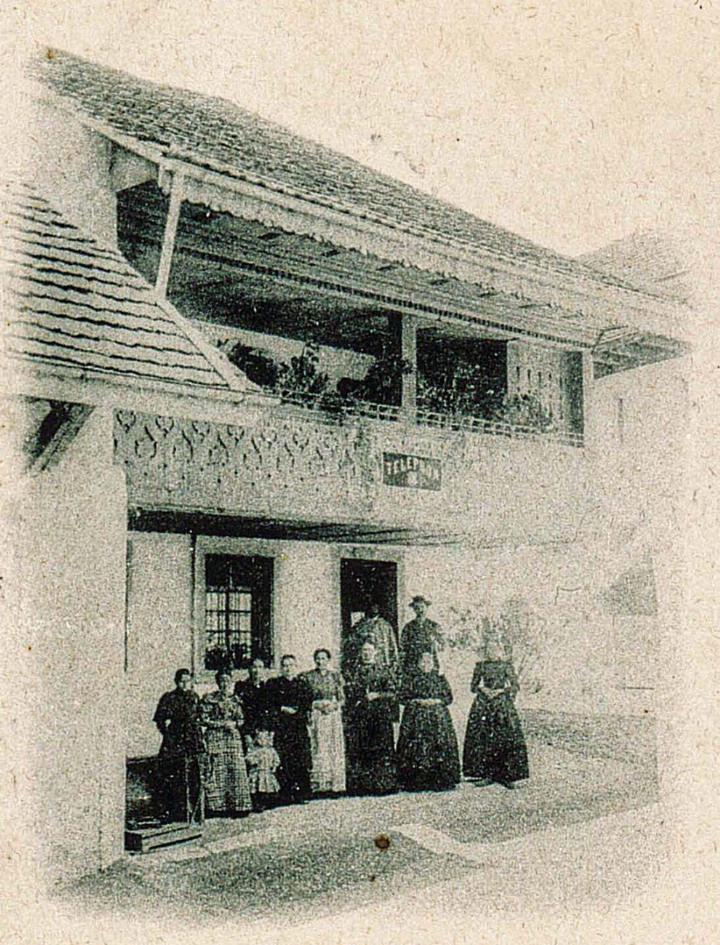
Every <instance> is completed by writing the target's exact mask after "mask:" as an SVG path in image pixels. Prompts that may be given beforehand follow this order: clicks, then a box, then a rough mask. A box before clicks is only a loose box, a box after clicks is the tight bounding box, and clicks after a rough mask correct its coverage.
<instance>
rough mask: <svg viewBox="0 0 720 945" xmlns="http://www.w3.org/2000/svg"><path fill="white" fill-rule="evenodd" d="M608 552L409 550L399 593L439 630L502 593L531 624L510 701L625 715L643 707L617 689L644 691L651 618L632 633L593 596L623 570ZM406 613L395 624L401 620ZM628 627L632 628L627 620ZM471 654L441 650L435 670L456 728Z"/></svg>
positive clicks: (649, 674) (493, 609)
mask: <svg viewBox="0 0 720 945" xmlns="http://www.w3.org/2000/svg"><path fill="white" fill-rule="evenodd" d="M626 565H627V561H626V560H625V558H624V557H623V555H622V554H621V553H620V552H619V551H617V552H616V550H615V549H610V551H608V550H607V549H606V548H602V547H595V546H594V545H593V543H592V542H588V543H585V544H580V543H576V544H572V545H571V544H565V545H556V546H527V545H526V546H518V547H515V548H511V547H509V548H504V549H474V550H471V549H467V550H466V551H465V552H463V551H462V550H460V549H458V550H453V551H450V550H448V551H443V550H442V549H440V550H430V549H423V550H420V549H413V550H411V549H409V550H408V552H407V559H406V571H407V587H408V592H409V594H414V593H423V594H425V595H426V596H428V597H430V599H431V600H432V601H433V607H432V610H431V614H430V615H431V616H432V617H433V619H436V620H437V621H438V622H439V623H440V624H441V626H443V627H444V628H446V629H449V628H451V627H452V625H453V623H454V621H455V620H456V616H455V611H458V610H459V611H462V610H464V609H466V608H474V609H476V610H477V612H479V613H488V614H490V615H492V614H494V613H497V612H498V611H499V610H500V609H501V608H502V605H503V603H504V602H505V601H506V600H507V599H508V598H510V597H515V596H520V597H522V598H523V599H524V600H526V601H527V604H528V605H529V607H530V608H531V609H532V610H533V611H534V612H536V613H537V615H538V619H539V621H540V622H541V624H540V625H541V627H542V633H541V636H540V641H539V647H538V654H537V666H536V668H535V670H534V672H533V676H532V679H533V680H534V681H538V682H539V683H540V684H541V688H540V689H539V690H538V691H533V690H534V684H533V685H530V682H528V683H527V684H526V685H525V686H524V687H523V688H522V689H521V693H520V696H519V704H520V705H521V706H522V705H524V706H527V707H533V708H544V709H550V710H554V711H565V712H578V713H590V714H596V713H602V712H618V713H635V712H643V711H644V710H645V709H647V708H648V707H649V706H652V705H653V700H654V693H653V691H652V690H647V691H643V692H640V691H627V690H626V689H625V688H623V687H624V686H625V684H626V682H627V680H628V678H630V677H631V678H632V679H633V680H634V681H635V682H637V681H638V680H639V679H642V680H644V682H645V684H647V685H649V686H654V685H655V681H656V677H655V670H656V658H654V659H649V655H650V656H654V655H655V648H656V645H657V638H656V633H657V620H656V619H655V618H644V621H645V622H644V625H643V628H642V629H643V632H642V634H636V633H635V632H629V631H628V627H627V623H626V622H625V621H623V622H622V624H621V622H620V621H619V619H618V618H613V617H612V616H611V615H609V614H608V613H607V612H606V611H605V610H604V608H603V606H602V604H601V603H600V602H599V600H598V597H597V595H598V593H599V592H600V591H602V590H603V589H604V588H605V587H606V586H607V584H608V583H609V582H610V581H612V580H614V579H615V578H616V577H617V576H618V574H619V573H620V572H621V571H622V570H623V568H624V567H626ZM411 616H412V615H411V613H410V612H407V614H406V616H405V619H410V617H411ZM636 619H639V618H632V619H631V620H630V621H629V624H630V628H631V629H632V624H633V622H634V621H635V620H636ZM474 662H475V657H474V655H473V654H472V653H468V652H461V651H450V652H448V653H446V655H445V656H444V659H443V666H444V670H445V672H446V673H447V675H448V679H449V680H450V682H451V685H452V687H453V691H454V693H455V707H454V709H453V714H454V718H455V722H456V725H457V727H458V731H459V733H460V732H462V731H464V726H465V722H466V719H467V713H468V711H469V708H470V704H471V701H472V697H471V695H470V693H469V686H470V681H471V677H472V670H473V665H474Z"/></svg>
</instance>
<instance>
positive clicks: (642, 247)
mask: <svg viewBox="0 0 720 945" xmlns="http://www.w3.org/2000/svg"><path fill="white" fill-rule="evenodd" d="M579 259H580V260H581V262H583V263H585V264H586V265H588V266H592V267H593V268H594V269H597V270H599V271H601V272H604V273H608V274H610V275H612V276H615V277H617V278H621V279H624V280H626V281H628V282H632V283H633V285H636V286H638V287H639V288H643V289H646V290H647V291H651V292H655V293H657V294H661V295H664V296H665V297H666V298H668V299H674V300H675V301H680V302H687V301H690V299H691V295H692V293H691V277H690V272H689V269H690V266H689V260H688V251H687V247H685V246H683V244H682V243H681V242H680V241H679V240H678V239H676V238H674V237H673V236H672V234H668V233H655V232H643V233H633V234H631V235H630V236H627V237H625V238H623V239H619V240H615V241H614V242H613V243H610V244H609V245H607V246H603V247H602V248H600V249H598V250H595V251H593V252H591V253H585V254H584V255H583V256H580V257H579Z"/></svg>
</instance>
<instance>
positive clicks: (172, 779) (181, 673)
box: [153, 669, 204, 823]
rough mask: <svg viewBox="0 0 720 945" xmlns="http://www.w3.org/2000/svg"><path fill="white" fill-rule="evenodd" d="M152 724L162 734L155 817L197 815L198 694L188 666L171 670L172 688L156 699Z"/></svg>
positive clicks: (200, 743)
mask: <svg viewBox="0 0 720 945" xmlns="http://www.w3.org/2000/svg"><path fill="white" fill-rule="evenodd" d="M153 720H154V722H155V724H156V725H157V727H158V730H159V732H160V734H161V735H162V745H161V746H160V752H159V755H158V784H157V787H156V789H155V795H156V798H155V799H156V805H157V808H158V816H159V817H160V819H161V820H163V821H176V822H179V823H183V822H187V821H188V820H190V819H195V818H197V817H198V816H200V806H201V805H200V795H201V784H200V781H201V779H200V767H201V759H202V757H203V752H204V745H203V737H202V728H201V726H200V721H201V719H200V697H199V696H198V694H197V693H196V692H195V691H194V690H193V678H192V673H191V672H190V670H189V669H179V670H178V671H177V672H176V673H175V688H174V689H173V690H172V691H170V692H166V693H165V694H164V695H163V696H162V697H161V699H160V701H159V702H158V706H157V709H156V710H155V715H154V717H153Z"/></svg>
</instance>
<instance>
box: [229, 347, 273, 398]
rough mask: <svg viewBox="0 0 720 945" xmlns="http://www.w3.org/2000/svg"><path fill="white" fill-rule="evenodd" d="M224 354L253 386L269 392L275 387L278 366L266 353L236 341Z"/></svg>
mask: <svg viewBox="0 0 720 945" xmlns="http://www.w3.org/2000/svg"><path fill="white" fill-rule="evenodd" d="M221 346H222V347H224V345H221ZM225 354H226V356H227V358H228V360H229V361H230V363H231V364H234V365H235V367H236V368H239V370H241V371H242V372H243V374H244V375H245V376H246V377H247V379H248V380H249V381H252V382H253V384H258V385H259V386H260V387H267V388H270V389H271V390H272V389H274V388H275V387H277V383H278V376H279V373H280V365H279V364H278V363H277V361H275V360H274V358H271V357H270V355H268V354H266V352H264V351H261V350H260V349H259V348H251V347H250V346H249V345H244V344H242V342H239V341H238V342H237V343H235V344H233V345H232V346H231V347H229V348H227V349H226V351H225Z"/></svg>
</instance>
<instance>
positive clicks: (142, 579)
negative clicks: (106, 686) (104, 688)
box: [126, 532, 193, 758]
mask: <svg viewBox="0 0 720 945" xmlns="http://www.w3.org/2000/svg"><path fill="white" fill-rule="evenodd" d="M192 662H193V637H192V549H191V542H190V536H189V535H172V534H167V535H165V534H163V535H159V534H149V533H147V534H146V533H139V532H133V533H131V535H130V536H129V542H128V607H127V677H126V679H127V693H128V715H127V736H126V737H127V754H128V757H131V758H132V757H137V756H142V755H154V754H155V753H156V752H157V750H158V748H159V747H160V735H159V732H158V731H157V729H156V728H155V726H154V725H153V722H152V717H153V714H154V712H155V707H156V706H157V701H158V699H159V698H160V696H161V695H162V693H163V692H166V691H167V690H168V689H172V688H173V686H174V681H173V677H174V674H175V670H176V669H179V668H180V667H184V666H187V667H192Z"/></svg>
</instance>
